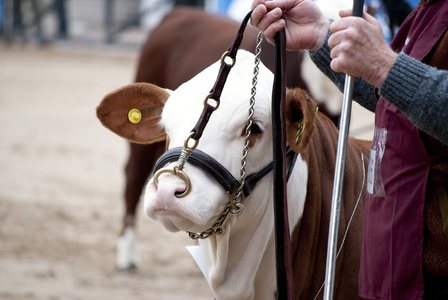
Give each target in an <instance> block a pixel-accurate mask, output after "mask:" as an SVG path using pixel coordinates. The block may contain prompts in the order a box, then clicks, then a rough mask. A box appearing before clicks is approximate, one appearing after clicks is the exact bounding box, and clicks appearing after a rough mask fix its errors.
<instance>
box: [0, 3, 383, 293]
mask: <svg viewBox="0 0 448 300" xmlns="http://www.w3.org/2000/svg"><path fill="white" fill-rule="evenodd" d="M322 1H324V0H320V2H322ZM251 2H252V1H248V0H244V1H243V0H240V1H237V0H234V1H229V0H227V1H223V0H220V1H218V0H215V1H213V0H193V1H188V0H184V1H167V0H160V1H159V0H0V299H2V300H7V299H15V300H17V299H19V300H25V299H52V300H57V299H112V300H113V299H136V300H138V299H187V300H188V299H212V297H213V296H212V294H211V293H210V291H209V289H208V286H207V284H206V281H205V279H203V277H202V275H201V274H200V272H199V270H198V268H197V267H196V266H195V263H194V262H193V259H192V258H190V256H189V254H188V252H187V251H186V250H185V248H184V246H185V245H191V244H194V242H193V241H191V240H190V239H188V237H187V235H186V234H185V233H177V234H175V233H169V232H167V231H166V230H165V229H163V228H162V227H161V226H159V225H158V224H157V223H155V222H153V221H150V220H148V219H146V218H145V217H144V216H143V213H141V210H138V211H137V215H138V217H137V218H136V229H137V233H138V237H139V238H138V253H139V254H140V265H139V268H138V269H133V270H132V271H126V272H123V271H118V270H117V265H116V248H115V247H116V242H117V239H118V238H119V236H120V234H121V233H122V226H123V224H122V223H123V222H122V220H123V210H124V204H123V203H124V202H123V193H124V192H123V190H124V181H125V176H124V167H125V163H126V159H127V155H128V146H127V143H126V142H125V141H124V140H122V139H121V138H119V137H117V136H115V135H114V134H112V133H111V132H109V131H108V130H106V129H105V128H103V127H102V126H101V124H100V122H99V121H98V120H97V119H96V115H95V108H96V106H97V105H98V104H99V102H100V101H101V99H102V98H103V97H104V96H105V95H106V94H107V93H109V92H111V91H113V90H115V89H117V88H119V87H121V86H123V85H126V84H129V83H131V82H133V81H134V80H135V74H136V69H137V64H138V59H139V54H140V49H141V47H142V45H143V43H144V42H145V40H146V38H147V37H148V36H149V35H150V33H151V32H152V30H153V29H154V28H155V27H156V26H157V25H158V24H159V22H160V20H161V19H162V18H163V16H165V15H166V14H167V13H168V12H169V11H170V10H171V9H172V8H173V7H174V6H177V5H190V6H199V7H202V8H203V9H204V10H206V11H208V12H210V13H214V14H221V15H226V16H228V17H229V18H233V19H235V20H237V21H238V22H240V21H241V20H242V17H243V16H244V15H245V14H246V13H247V12H248V11H249V10H250V4H251ZM327 3H328V2H327ZM344 5H348V7H351V2H350V1H348V4H347V1H345V4H344ZM375 5H377V4H375ZM323 7H326V6H325V4H324V6H323ZM339 8H343V7H340V6H339ZM217 34H218V35H219V33H217ZM224 51H225V49H223V52H224ZM372 133H373V114H371V113H369V112H367V111H365V110H363V109H362V108H360V107H358V106H355V107H354V113H352V126H351V135H352V136H354V137H359V138H365V139H371V137H372Z"/></svg>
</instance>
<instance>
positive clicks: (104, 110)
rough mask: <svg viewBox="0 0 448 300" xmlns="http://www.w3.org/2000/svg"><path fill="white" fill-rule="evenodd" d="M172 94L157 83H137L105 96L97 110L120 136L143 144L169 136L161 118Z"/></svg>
mask: <svg viewBox="0 0 448 300" xmlns="http://www.w3.org/2000/svg"><path fill="white" fill-rule="evenodd" d="M168 97H169V93H168V92H167V91H166V90H164V89H162V88H160V87H158V86H156V85H153V84H149V83H134V84H130V85H127V86H124V87H122V88H120V89H118V90H116V91H114V92H112V93H110V94H108V95H106V96H105V97H104V99H103V100H102V101H101V103H100V105H99V106H98V107H97V109H96V115H97V117H98V119H100V121H101V123H102V124H103V125H104V126H105V127H106V128H108V129H109V130H111V131H112V132H114V133H116V134H118V135H119V136H121V137H123V138H125V139H127V140H129V141H131V142H134V143H139V144H152V143H155V142H159V141H163V140H164V139H165V130H164V129H163V127H161V126H160V124H159V121H160V117H161V114H162V109H163V106H164V104H165V102H166V100H167V99H168Z"/></svg>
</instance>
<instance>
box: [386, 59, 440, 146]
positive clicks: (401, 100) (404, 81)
mask: <svg viewBox="0 0 448 300" xmlns="http://www.w3.org/2000/svg"><path fill="white" fill-rule="evenodd" d="M379 94H380V95H381V96H382V97H383V98H384V99H386V100H387V101H388V102H389V103H391V104H392V105H394V106H395V107H397V108H398V109H399V110H400V111H401V112H402V113H404V114H405V115H406V116H407V117H408V118H409V119H410V120H411V122H412V123H414V124H415V125H416V126H417V127H418V128H419V129H420V130H422V131H424V132H426V133H428V134H429V135H432V136H433V137H435V138H436V139H438V140H440V141H441V142H443V143H444V144H448V126H447V120H448V71H441V70H437V69H436V68H433V67H430V66H428V65H426V64H424V63H422V62H420V61H418V60H416V59H413V58H411V57H410V56H408V55H406V54H403V53H401V54H400V55H399V56H398V58H397V60H396V61H395V63H394V64H393V66H392V68H391V70H390V71H389V74H388V75H387V76H386V79H385V80H384V82H383V84H382V86H381V88H380V90H379Z"/></svg>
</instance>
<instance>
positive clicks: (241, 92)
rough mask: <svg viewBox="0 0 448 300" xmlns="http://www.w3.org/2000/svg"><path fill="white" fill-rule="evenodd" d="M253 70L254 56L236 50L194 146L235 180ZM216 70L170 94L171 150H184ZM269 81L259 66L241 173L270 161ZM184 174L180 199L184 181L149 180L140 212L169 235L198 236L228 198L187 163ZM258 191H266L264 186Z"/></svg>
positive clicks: (165, 117)
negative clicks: (218, 98)
mask: <svg viewBox="0 0 448 300" xmlns="http://www.w3.org/2000/svg"><path fill="white" fill-rule="evenodd" d="M253 68H254V58H253V55H251V54H249V53H247V52H244V51H240V52H239V53H238V56H237V62H236V65H235V67H234V68H233V69H232V70H231V71H230V75H229V77H228V80H227V83H226V85H225V87H224V90H223V93H222V96H221V102H220V106H219V107H218V109H217V110H216V111H215V112H214V113H213V114H212V116H211V118H210V121H209V123H208V125H207V127H206V129H205V131H204V134H203V136H202V138H201V139H200V142H199V145H198V149H200V150H202V151H203V152H205V153H207V154H209V155H210V156H212V157H213V158H215V159H216V160H217V161H219V162H220V163H221V164H222V165H223V166H225V167H226V168H227V169H228V170H229V171H230V172H231V173H232V175H233V176H234V177H235V178H236V179H239V178H240V166H241V156H242V153H243V147H244V139H245V127H246V123H247V118H248V111H249V99H250V95H251V85H252V77H253V75H252V74H253ZM218 69H219V64H218V63H215V64H214V65H212V66H210V67H209V68H207V69H205V70H204V71H203V72H201V73H200V74H198V75H197V76H196V77H194V78H193V79H192V80H190V81H188V82H187V83H185V84H183V85H182V86H180V87H179V88H178V89H177V90H176V91H174V92H173V93H172V94H171V95H170V97H169V99H168V101H167V102H166V104H165V107H164V110H163V114H162V121H161V123H162V125H163V126H164V127H165V131H166V133H167V136H168V137H169V140H170V144H169V147H170V148H174V147H178V146H183V144H184V141H185V139H186V138H187V137H188V136H189V134H190V131H191V129H192V128H193V127H194V125H195V124H196V122H197V120H198V118H199V116H200V114H201V112H202V109H203V107H204V106H203V105H204V104H203V102H204V99H205V97H206V96H207V95H208V93H209V91H210V89H211V87H212V86H213V84H214V81H215V80H216V76H217V74H218ZM272 81H273V75H272V73H271V72H270V71H269V70H268V69H267V68H266V67H265V66H263V65H260V73H259V76H258V86H257V95H256V104H255V114H254V116H253V122H254V125H253V126H252V131H253V133H252V137H251V148H250V150H249V156H248V161H247V166H246V174H250V173H253V172H256V171H259V170H260V169H262V168H263V167H265V166H266V165H267V164H269V163H270V162H271V161H272V146H271V143H272V142H271V141H272V138H271V136H272V133H271V117H270V101H271V100H270V98H271V89H272ZM174 164H175V163H173V165H174ZM184 171H185V173H186V174H187V175H188V176H189V178H190V180H191V183H192V187H191V192H190V193H189V194H188V195H187V196H186V197H184V198H177V197H176V196H175V193H176V192H181V191H183V190H185V184H184V182H183V181H182V180H181V179H180V178H179V177H177V176H175V175H172V174H163V175H161V176H160V177H159V185H158V189H156V188H155V186H154V184H153V181H152V180H151V181H150V182H149V183H148V185H147V188H146V192H145V196H144V198H145V212H146V214H147V215H148V216H149V217H150V218H152V219H156V220H158V221H160V222H161V223H162V224H163V225H164V226H165V227H166V228H167V229H168V230H170V231H178V230H183V231H192V232H201V231H204V230H206V229H208V228H210V227H211V226H212V225H213V224H214V223H215V222H216V220H217V218H218V216H219V215H220V214H221V213H222V211H223V209H224V207H225V205H226V204H227V203H228V201H229V199H228V196H227V194H226V193H225V191H224V189H223V188H222V187H221V186H220V185H218V184H217V183H216V182H215V181H214V179H213V178H211V177H210V176H208V175H207V174H206V173H204V172H203V171H202V170H200V169H198V168H196V167H194V166H192V165H190V164H188V163H187V164H186V166H185V168H184ZM260 184H261V183H260ZM257 189H258V187H257ZM262 189H263V190H264V192H265V193H266V192H267V190H266V187H264V188H262ZM247 205H248V204H246V203H245V206H247ZM266 205H269V204H268V203H257V204H256V205H254V208H253V209H254V210H256V211H259V212H261V211H264V210H265V209H266ZM247 209H249V208H247ZM256 211H253V210H252V208H251V212H250V214H251V215H254V214H256V213H257V212H256Z"/></svg>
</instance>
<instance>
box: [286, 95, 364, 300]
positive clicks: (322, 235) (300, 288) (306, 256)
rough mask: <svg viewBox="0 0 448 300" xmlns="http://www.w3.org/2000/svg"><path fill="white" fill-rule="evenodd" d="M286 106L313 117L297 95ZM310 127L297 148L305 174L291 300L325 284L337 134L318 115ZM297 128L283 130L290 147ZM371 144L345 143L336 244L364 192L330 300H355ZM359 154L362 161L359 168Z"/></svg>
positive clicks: (294, 241)
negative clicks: (364, 178) (306, 177)
mask: <svg viewBox="0 0 448 300" xmlns="http://www.w3.org/2000/svg"><path fill="white" fill-rule="evenodd" d="M294 102H299V104H297V103H296V104H292V103H294ZM287 103H288V104H287V107H288V108H287V109H288V110H297V108H298V107H302V108H304V110H303V113H304V114H305V115H304V116H303V119H304V120H309V119H311V118H309V117H310V116H312V115H314V105H313V104H312V103H310V101H309V97H308V96H307V95H306V94H304V92H302V91H298V90H295V91H288V93H287ZM307 114H308V116H307ZM293 119H295V120H297V119H300V116H299V117H293ZM290 122H291V121H290ZM305 122H306V121H305ZM291 123H294V122H291ZM309 123H311V124H309V125H306V128H305V132H304V134H307V136H308V138H309V143H308V144H306V143H304V140H303V139H304V138H306V137H302V142H303V144H302V145H299V147H300V150H301V153H302V155H303V156H304V157H305V160H306V162H307V165H308V171H309V173H308V184H307V195H306V201H305V207H304V212H303V217H302V219H301V221H300V223H299V225H298V226H297V227H296V228H295V229H294V231H293V235H292V253H293V270H294V282H295V287H294V288H295V297H294V298H295V299H314V297H315V296H316V294H317V293H318V291H319V289H320V288H321V286H322V283H323V282H324V279H325V265H326V254H327V240H328V228H329V220H330V212H331V199H332V190H333V177H334V168H335V161H336V149H337V142H338V130H337V129H336V127H335V126H334V124H333V123H332V122H331V121H330V120H329V119H328V118H327V117H326V116H325V115H323V114H322V113H317V114H316V117H315V118H312V120H311V121H309ZM288 127H289V126H288ZM296 128H297V126H296V125H293V126H292V128H288V129H287V130H292V131H293V133H290V134H288V141H289V143H290V144H291V141H293V140H294V135H295V133H294V131H295V130H296ZM311 128H312V129H313V130H312V135H311V132H309V133H306V132H307V131H310V129H311ZM291 135H292V137H291ZM291 139H292V140H291ZM302 142H301V143H302ZM301 143H300V144H301ZM370 144H371V143H370V142H368V141H361V140H356V139H349V141H348V145H347V157H346V166H345V174H344V186H343V192H342V193H343V194H342V200H341V210H340V222H339V229H338V234H339V237H338V245H340V242H341V241H342V237H343V235H344V232H345V229H346V227H347V224H348V222H349V219H350V216H351V214H352V211H353V209H354V207H355V205H356V201H357V199H358V196H359V194H360V192H361V189H362V191H363V192H362V197H361V200H360V202H359V204H358V206H357V209H356V212H355V215H354V218H353V221H352V224H351V226H350V229H349V231H348V234H347V237H346V240H345V244H344V247H343V248H342V251H341V254H340V255H339V257H338V259H337V264H336V277H335V289H334V295H335V297H334V298H335V299H359V297H358V269H359V257H360V251H361V236H362V226H363V213H364V199H365V195H366V183H365V182H364V186H363V176H366V177H367V165H368V160H369V149H370ZM361 153H362V155H363V156H364V169H363V164H362V158H361ZM363 172H364V174H363ZM322 297H323V290H322V291H321V292H320V294H319V297H318V299H322Z"/></svg>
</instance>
